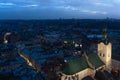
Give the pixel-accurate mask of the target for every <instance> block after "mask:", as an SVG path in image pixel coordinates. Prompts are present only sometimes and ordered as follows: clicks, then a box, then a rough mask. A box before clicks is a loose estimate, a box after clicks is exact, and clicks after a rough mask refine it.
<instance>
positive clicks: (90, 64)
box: [84, 53, 95, 70]
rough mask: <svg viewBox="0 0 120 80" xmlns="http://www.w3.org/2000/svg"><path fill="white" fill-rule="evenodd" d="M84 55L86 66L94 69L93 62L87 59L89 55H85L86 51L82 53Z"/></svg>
mask: <svg viewBox="0 0 120 80" xmlns="http://www.w3.org/2000/svg"><path fill="white" fill-rule="evenodd" d="M84 56H85V58H86V61H87V64H88V66H89V67H90V68H91V69H94V70H95V67H94V66H93V64H92V63H91V62H90V61H89V57H88V56H87V54H86V53H84Z"/></svg>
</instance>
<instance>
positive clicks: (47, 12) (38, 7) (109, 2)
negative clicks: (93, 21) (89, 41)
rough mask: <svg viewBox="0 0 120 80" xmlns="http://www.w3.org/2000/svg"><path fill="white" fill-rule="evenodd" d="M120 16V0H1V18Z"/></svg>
mask: <svg viewBox="0 0 120 80" xmlns="http://www.w3.org/2000/svg"><path fill="white" fill-rule="evenodd" d="M106 17H109V18H119V19H120V0H0V19H59V18H79V19H83V18H106Z"/></svg>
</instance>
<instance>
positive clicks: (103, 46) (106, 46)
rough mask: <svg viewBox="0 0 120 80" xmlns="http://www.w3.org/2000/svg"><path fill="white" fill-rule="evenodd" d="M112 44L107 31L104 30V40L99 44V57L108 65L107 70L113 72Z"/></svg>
mask: <svg viewBox="0 0 120 80" xmlns="http://www.w3.org/2000/svg"><path fill="white" fill-rule="evenodd" d="M111 52H112V44H111V43H110V42H109V40H108V35H107V29H106V28H105V29H104V30H103V37H102V40H101V41H100V42H99V43H98V56H99V57H100V59H101V60H102V61H103V62H104V64H105V65H106V70H111V55H112V54H111Z"/></svg>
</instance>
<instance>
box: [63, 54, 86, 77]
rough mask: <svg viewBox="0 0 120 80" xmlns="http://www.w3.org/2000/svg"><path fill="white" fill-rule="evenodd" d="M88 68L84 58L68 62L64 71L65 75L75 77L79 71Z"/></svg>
mask: <svg viewBox="0 0 120 80" xmlns="http://www.w3.org/2000/svg"><path fill="white" fill-rule="evenodd" d="M86 68H88V64H87V62H86V59H85V57H84V56H82V57H80V58H77V59H74V60H71V61H70V62H68V63H67V64H66V66H65V68H64V70H63V73H64V74H67V75H73V74H75V73H77V72H79V71H82V70H84V69H86Z"/></svg>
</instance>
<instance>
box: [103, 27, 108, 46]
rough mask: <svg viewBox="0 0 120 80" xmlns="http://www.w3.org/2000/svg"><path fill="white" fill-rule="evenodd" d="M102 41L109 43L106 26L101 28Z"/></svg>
mask: <svg viewBox="0 0 120 80" xmlns="http://www.w3.org/2000/svg"><path fill="white" fill-rule="evenodd" d="M102 42H103V43H104V44H108V43H109V40H108V31H107V27H105V28H104V29H103V35H102Z"/></svg>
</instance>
